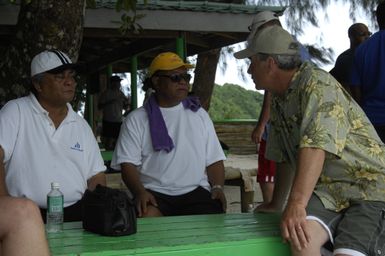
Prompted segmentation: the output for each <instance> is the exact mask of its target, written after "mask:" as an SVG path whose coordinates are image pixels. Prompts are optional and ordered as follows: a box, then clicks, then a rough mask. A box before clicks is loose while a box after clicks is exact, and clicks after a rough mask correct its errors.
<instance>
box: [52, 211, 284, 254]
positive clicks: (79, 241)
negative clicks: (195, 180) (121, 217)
mask: <svg viewBox="0 0 385 256" xmlns="http://www.w3.org/2000/svg"><path fill="white" fill-rule="evenodd" d="M48 241H49V246H50V250H51V253H52V255H53V256H56V255H77V256H78V255H82V256H86V255H87V256H92V255H95V256H96V255H98V256H107V255H108V256H122V255H151V256H155V255H161V256H178V255H183V256H202V255H203V256H216V255H218V256H234V255H240V256H248V255H253V256H255V255H263V256H286V255H290V249H289V246H288V245H287V244H284V243H282V239H281V237H280V232H279V215H274V214H253V213H236V214H213V215H194V216H192V215H188V216H176V217H158V218H140V219H138V232H137V233H136V234H134V235H129V236H120V237H106V236H100V235H96V234H93V233H90V232H87V231H84V230H83V229H82V225H81V222H69V223H64V230H63V232H60V233H54V234H48Z"/></svg>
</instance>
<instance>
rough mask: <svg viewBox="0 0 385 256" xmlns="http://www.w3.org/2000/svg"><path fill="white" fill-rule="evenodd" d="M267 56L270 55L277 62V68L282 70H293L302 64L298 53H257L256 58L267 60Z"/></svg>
mask: <svg viewBox="0 0 385 256" xmlns="http://www.w3.org/2000/svg"><path fill="white" fill-rule="evenodd" d="M268 57H272V58H273V59H274V60H275V62H277V65H278V68H280V69H283V70H293V69H295V68H298V67H299V66H301V64H302V59H301V56H300V55H299V54H296V55H284V54H265V53H258V58H259V60H261V61H265V60H267V58H268Z"/></svg>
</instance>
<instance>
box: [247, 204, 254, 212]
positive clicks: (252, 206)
mask: <svg viewBox="0 0 385 256" xmlns="http://www.w3.org/2000/svg"><path fill="white" fill-rule="evenodd" d="M247 212H250V213H253V212H254V204H248V205H247Z"/></svg>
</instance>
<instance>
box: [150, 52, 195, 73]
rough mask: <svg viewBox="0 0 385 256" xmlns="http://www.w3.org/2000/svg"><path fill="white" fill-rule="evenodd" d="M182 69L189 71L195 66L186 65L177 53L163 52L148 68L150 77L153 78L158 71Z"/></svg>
mask: <svg viewBox="0 0 385 256" xmlns="http://www.w3.org/2000/svg"><path fill="white" fill-rule="evenodd" d="M180 67H185V68H187V69H190V68H193V67H194V65H191V64H189V63H185V62H184V61H183V60H182V59H181V58H180V57H179V56H178V55H177V54H176V53H173V52H163V53H160V54H158V55H157V56H156V57H155V58H154V59H153V60H152V62H151V64H150V67H149V68H148V77H151V76H152V75H154V74H155V72H156V71H158V70H173V69H177V68H180Z"/></svg>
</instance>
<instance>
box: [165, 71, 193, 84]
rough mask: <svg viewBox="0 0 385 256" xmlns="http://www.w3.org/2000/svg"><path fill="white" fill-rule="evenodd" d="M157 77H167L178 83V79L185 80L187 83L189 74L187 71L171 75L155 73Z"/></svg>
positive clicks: (189, 78) (189, 77)
mask: <svg viewBox="0 0 385 256" xmlns="http://www.w3.org/2000/svg"><path fill="white" fill-rule="evenodd" d="M157 76H159V77H167V78H169V79H170V80H171V82H174V83H179V82H180V81H182V79H183V80H185V81H186V82H187V83H189V82H190V80H191V75H190V74H187V73H182V74H172V75H157Z"/></svg>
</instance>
